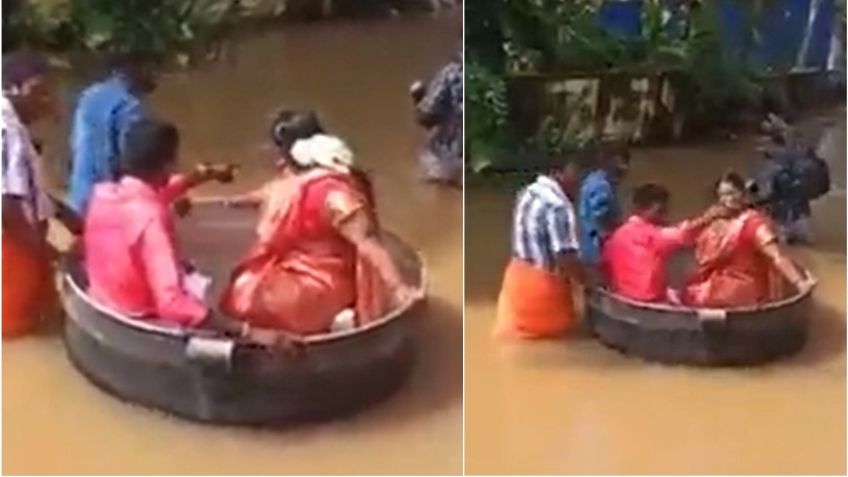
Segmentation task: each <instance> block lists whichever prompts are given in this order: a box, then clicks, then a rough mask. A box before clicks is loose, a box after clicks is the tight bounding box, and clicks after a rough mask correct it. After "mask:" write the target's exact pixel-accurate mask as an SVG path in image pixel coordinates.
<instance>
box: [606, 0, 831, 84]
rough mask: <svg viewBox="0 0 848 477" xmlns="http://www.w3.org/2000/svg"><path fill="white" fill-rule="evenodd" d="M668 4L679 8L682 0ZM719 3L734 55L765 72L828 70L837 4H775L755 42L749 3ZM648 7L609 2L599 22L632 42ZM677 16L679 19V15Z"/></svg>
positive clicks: (795, 0)
mask: <svg viewBox="0 0 848 477" xmlns="http://www.w3.org/2000/svg"><path fill="white" fill-rule="evenodd" d="M665 1H666V3H667V4H668V5H670V6H671V5H679V0H665ZM715 1H717V2H718V8H717V14H718V16H719V22H720V25H721V31H722V36H723V38H724V42H725V45H726V47H727V48H728V50H730V51H732V52H733V54H736V55H740V56H744V57H746V58H748V59H749V61H751V64H752V65H754V66H756V67H758V68H759V69H763V70H768V69H772V68H780V69H782V68H787V67H789V68H794V69H800V68H806V69H822V70H823V69H825V68H826V67H827V58H828V55H829V54H830V45H831V37H832V35H833V34H834V31H833V27H834V20H835V15H836V14H837V12H836V3H835V0H771V2H770V3H768V4H767V5H768V6H767V8H766V9H765V10H764V11H763V12H762V13H761V15H760V17H759V18H757V19H755V20H754V21H755V24H756V25H757V30H758V35H757V36H756V37H755V38H751V39H749V38H748V33H747V31H746V25H747V22H748V19H747V18H746V15H747V13H746V10H745V9H744V8H740V6H739V2H740V1H748V0H715ZM642 4H643V0H606V1H605V2H603V4H602V6H601V8H600V9H599V12H598V17H599V19H600V21H601V23H602V24H603V25H604V27H605V28H607V29H608V31H610V32H612V33H613V34H615V35H616V36H619V37H623V38H628V37H631V38H632V37H634V36H638V35H639V34H640V32H641V21H642V19H641V10H642ZM814 6H815V7H816V8H813V7H814ZM811 9H812V10H813V11H812V15H811ZM672 11H674V10H673V9H672ZM676 16H677V18H679V13H678V14H677V15H676ZM672 18H675V14H674V13H673V14H672ZM670 28H674V29H675V30H677V31H679V30H680V22H679V21H672V22H670ZM802 52H803V53H804V54H803V55H802V54H801V53H802Z"/></svg>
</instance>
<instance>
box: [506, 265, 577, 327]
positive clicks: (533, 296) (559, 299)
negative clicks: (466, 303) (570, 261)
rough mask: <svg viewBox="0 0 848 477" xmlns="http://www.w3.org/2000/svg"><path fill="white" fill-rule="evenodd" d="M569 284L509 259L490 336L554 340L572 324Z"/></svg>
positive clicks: (530, 266) (559, 276) (571, 299)
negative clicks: (492, 333) (492, 331)
mask: <svg viewBox="0 0 848 477" xmlns="http://www.w3.org/2000/svg"><path fill="white" fill-rule="evenodd" d="M573 300H574V299H573V296H572V289H571V280H569V279H568V278H567V277H563V276H561V275H559V274H556V273H553V272H549V271H547V270H545V269H542V268H539V267H535V266H533V265H531V264H529V263H527V262H524V261H523V260H520V259H517V258H513V259H511V260H510V262H509V264H508V265H507V267H506V271H505V272H504V278H503V284H502V285H501V291H500V294H499V295H498V308H497V320H496V322H495V329H494V335H495V336H496V337H499V338H518V339H540V338H554V337H557V336H559V335H561V334H563V333H565V332H566V331H568V330H569V329H570V328H571V327H572V325H573V324H574V321H575V313H574V301H573Z"/></svg>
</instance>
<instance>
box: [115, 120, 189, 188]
mask: <svg viewBox="0 0 848 477" xmlns="http://www.w3.org/2000/svg"><path fill="white" fill-rule="evenodd" d="M179 144H180V134H179V131H177V128H176V127H175V126H174V125H173V124H170V123H167V122H164V121H158V120H155V119H142V120H140V121H138V122H136V123H134V124H133V125H132V126H130V129H129V131H127V136H126V140H125V146H124V153H123V155H122V156H121V173H123V174H127V175H131V176H135V177H139V178H148V177H151V176H154V175H156V174H157V173H160V172H162V171H163V170H164V169H165V168H166V167H167V166H168V165H169V164H171V163H173V162H174V161H176V160H177V150H178V149H179Z"/></svg>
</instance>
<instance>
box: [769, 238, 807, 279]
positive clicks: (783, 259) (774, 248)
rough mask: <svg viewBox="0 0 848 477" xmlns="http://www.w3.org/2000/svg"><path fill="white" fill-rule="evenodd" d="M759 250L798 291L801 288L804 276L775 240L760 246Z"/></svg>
mask: <svg viewBox="0 0 848 477" xmlns="http://www.w3.org/2000/svg"><path fill="white" fill-rule="evenodd" d="M760 251H761V252H762V253H763V255H765V256H766V257H768V258H769V260H771V263H772V264H773V265H774V268H776V269H777V271H778V272H780V274H781V275H783V277H784V278H786V280H787V281H788V282H789V283H791V284H792V286H794V287H795V288H796V289H798V290H799V291H801V290H803V289H804V287H805V286H806V285H805V284H806V283H807V279H806V277H804V275H802V274H801V272H800V271H799V270H798V267H796V266H795V264H794V263H792V261H791V260H789V258H788V257H787V256H786V255H785V254H784V253H783V252H782V251H781V250H780V247H779V246H778V245H777V242H770V243H768V244H764V245H762V246H760Z"/></svg>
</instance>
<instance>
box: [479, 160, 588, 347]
mask: <svg viewBox="0 0 848 477" xmlns="http://www.w3.org/2000/svg"><path fill="white" fill-rule="evenodd" d="M575 222H576V220H575V213H574V207H573V205H572V204H571V201H570V200H569V198H568V196H566V194H565V193H564V192H563V191H562V189H561V188H560V186H559V184H557V183H556V181H554V180H553V179H551V178H550V177H547V176H539V177H538V178H537V179H536V181H535V182H533V183H532V184H530V185H529V186H527V187H526V188H524V190H522V191H521V192H520V193H519V194H518V198H517V200H516V204H515V211H514V213H513V226H512V227H513V229H512V259H511V260H510V262H509V264H508V265H507V267H506V270H505V272H504V278H503V284H502V286H501V291H500V295H499V297H498V311H497V322H496V325H495V331H494V332H495V334H496V335H497V336H501V337H513V338H547V337H554V336H557V335H559V334H561V333H563V332H565V331H566V330H567V329H568V328H569V327H570V326H571V324H572V323H573V321H574V316H575V315H574V306H573V301H572V290H571V281H570V279H569V277H566V276H564V275H563V272H562V271H560V270H557V257H558V256H561V255H562V254H566V253H576V252H577V249H578V242H577V233H576V228H575V225H576V224H575Z"/></svg>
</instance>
